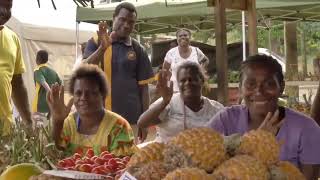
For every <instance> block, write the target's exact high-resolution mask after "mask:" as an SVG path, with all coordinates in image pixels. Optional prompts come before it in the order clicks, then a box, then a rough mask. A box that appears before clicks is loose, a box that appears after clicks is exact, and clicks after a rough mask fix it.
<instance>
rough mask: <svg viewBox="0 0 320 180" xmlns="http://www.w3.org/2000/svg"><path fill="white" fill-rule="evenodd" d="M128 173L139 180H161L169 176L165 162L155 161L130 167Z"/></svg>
mask: <svg viewBox="0 0 320 180" xmlns="http://www.w3.org/2000/svg"><path fill="white" fill-rule="evenodd" d="M127 171H128V172H129V173H130V174H131V175H132V176H134V177H135V178H137V179H139V180H161V179H163V178H164V177H165V176H166V175H167V173H168V172H169V168H168V167H167V165H166V164H164V163H163V162H158V161H153V162H149V163H146V164H138V165H134V166H130V167H128V168H127Z"/></svg>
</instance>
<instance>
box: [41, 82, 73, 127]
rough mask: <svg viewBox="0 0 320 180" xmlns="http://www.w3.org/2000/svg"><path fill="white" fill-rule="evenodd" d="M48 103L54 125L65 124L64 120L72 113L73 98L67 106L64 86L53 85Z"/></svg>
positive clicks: (48, 93)
mask: <svg viewBox="0 0 320 180" xmlns="http://www.w3.org/2000/svg"><path fill="white" fill-rule="evenodd" d="M47 102H48V106H49V108H50V112H51V115H52V119H53V120H54V123H61V124H63V121H64V119H66V118H67V116H68V115H69V113H70V110H71V107H72V104H73V98H71V99H70V100H69V102H68V104H67V105H65V103H64V88H63V85H61V86H60V85H59V84H58V83H55V84H53V85H52V87H51V90H50V91H49V92H47Z"/></svg>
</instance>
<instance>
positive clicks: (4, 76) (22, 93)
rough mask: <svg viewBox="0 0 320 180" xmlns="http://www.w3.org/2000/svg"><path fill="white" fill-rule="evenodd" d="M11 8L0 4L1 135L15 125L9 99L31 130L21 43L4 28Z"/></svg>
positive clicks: (4, 0)
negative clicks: (23, 76) (23, 74)
mask: <svg viewBox="0 0 320 180" xmlns="http://www.w3.org/2000/svg"><path fill="white" fill-rule="evenodd" d="M11 8H12V0H1V1H0V84H1V86H0V102H1V104H0V124H1V125H0V127H1V130H0V136H1V135H2V136H5V135H8V134H10V127H11V126H12V125H14V120H13V117H12V104H11V98H12V100H13V103H14V104H15V106H16V108H17V109H18V111H19V113H20V115H21V118H22V120H23V122H24V123H25V124H26V125H27V126H28V127H29V128H31V127H32V119H31V112H30V107H29V103H28V94H27V89H26V87H25V85H24V81H23V78H22V73H24V72H25V65H24V62H23V58H22V51H21V46H20V40H19V38H18V36H17V34H16V33H15V32H13V31H12V30H10V29H9V28H8V27H6V26H5V25H4V24H5V23H6V22H7V21H8V20H9V19H10V18H11Z"/></svg>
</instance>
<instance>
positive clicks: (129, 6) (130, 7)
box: [113, 2, 138, 17]
mask: <svg viewBox="0 0 320 180" xmlns="http://www.w3.org/2000/svg"><path fill="white" fill-rule="evenodd" d="M122 8H124V9H126V10H128V11H130V12H131V13H135V14H136V16H137V17H138V13H137V10H136V7H135V6H134V5H133V4H131V3H129V2H123V3H120V4H119V5H118V6H117V7H116V9H115V10H114V14H113V17H116V16H118V15H119V13H120V10H121V9H122Z"/></svg>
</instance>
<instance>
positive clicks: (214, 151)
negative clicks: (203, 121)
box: [169, 128, 226, 172]
mask: <svg viewBox="0 0 320 180" xmlns="http://www.w3.org/2000/svg"><path fill="white" fill-rule="evenodd" d="M169 145H175V146H177V147H179V148H180V149H181V150H183V151H184V152H185V153H186V154H187V155H189V156H190V157H191V159H192V162H193V163H194V164H195V165H196V166H197V167H199V168H202V169H204V170H206V171H207V172H212V171H213V169H214V168H215V167H216V166H218V165H219V164H221V163H222V162H223V161H224V160H225V159H226V151H225V147H224V143H223V137H222V136H221V135H220V134H219V133H217V132H215V131H213V130H212V129H209V128H195V129H187V130H185V131H183V132H181V133H179V134H178V135H177V136H176V137H174V138H172V140H171V141H170V142H169Z"/></svg>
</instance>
